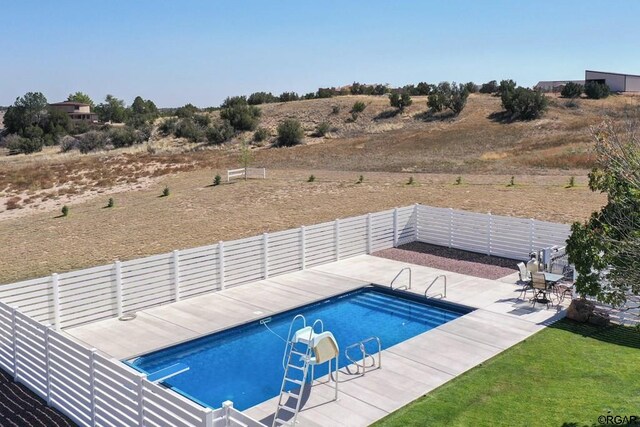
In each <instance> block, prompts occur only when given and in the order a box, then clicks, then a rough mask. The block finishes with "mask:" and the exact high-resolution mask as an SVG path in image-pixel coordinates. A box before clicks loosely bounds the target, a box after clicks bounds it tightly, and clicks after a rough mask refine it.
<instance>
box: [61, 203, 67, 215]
mask: <svg viewBox="0 0 640 427" xmlns="http://www.w3.org/2000/svg"><path fill="white" fill-rule="evenodd" d="M61 212H62V216H69V206H67V205H64V206H63V207H62V210H61Z"/></svg>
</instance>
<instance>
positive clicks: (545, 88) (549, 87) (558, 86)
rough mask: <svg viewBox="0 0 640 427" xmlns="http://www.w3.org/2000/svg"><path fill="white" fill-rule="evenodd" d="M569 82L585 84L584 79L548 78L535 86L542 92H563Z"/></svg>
mask: <svg viewBox="0 0 640 427" xmlns="http://www.w3.org/2000/svg"><path fill="white" fill-rule="evenodd" d="M567 83H578V84H581V85H583V84H584V80H546V81H540V82H538V84H536V85H535V86H534V87H533V88H534V89H536V90H541V91H542V92H561V91H562V89H563V88H564V87H565V85H566V84H567Z"/></svg>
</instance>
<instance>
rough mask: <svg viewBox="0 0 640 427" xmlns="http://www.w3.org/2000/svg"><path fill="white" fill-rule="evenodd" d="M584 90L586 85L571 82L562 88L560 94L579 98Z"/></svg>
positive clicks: (565, 96)
mask: <svg viewBox="0 0 640 427" xmlns="http://www.w3.org/2000/svg"><path fill="white" fill-rule="evenodd" d="M583 91H584V86H582V85H581V84H579V83H574V82H569V83H567V84H566V85H564V87H563V88H562V91H561V92H560V95H561V96H562V97H564V98H579V97H580V95H582V92H583Z"/></svg>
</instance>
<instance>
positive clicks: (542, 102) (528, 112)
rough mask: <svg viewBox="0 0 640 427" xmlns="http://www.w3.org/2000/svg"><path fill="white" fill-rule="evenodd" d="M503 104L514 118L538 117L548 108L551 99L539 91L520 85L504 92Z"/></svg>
mask: <svg viewBox="0 0 640 427" xmlns="http://www.w3.org/2000/svg"><path fill="white" fill-rule="evenodd" d="M501 98H502V106H503V107H504V109H505V110H506V111H507V112H508V113H509V115H510V116H511V119H512V120H533V119H537V118H539V117H540V116H542V114H544V112H545V111H546V110H547V107H548V105H549V100H548V99H547V97H546V96H545V95H544V94H543V93H542V92H539V91H536V90H533V89H529V88H524V87H518V88H516V89H513V90H508V91H505V92H503V94H502V96H501Z"/></svg>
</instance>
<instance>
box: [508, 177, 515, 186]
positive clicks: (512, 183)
mask: <svg viewBox="0 0 640 427" xmlns="http://www.w3.org/2000/svg"><path fill="white" fill-rule="evenodd" d="M515 185H516V178H515V177H514V176H512V177H511V179H510V180H509V184H507V187H513V186H515Z"/></svg>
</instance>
